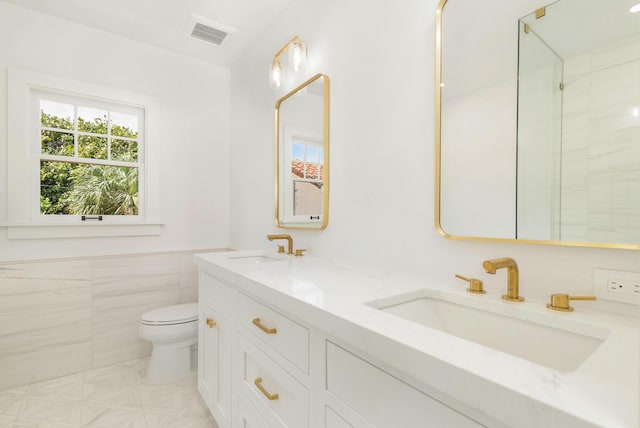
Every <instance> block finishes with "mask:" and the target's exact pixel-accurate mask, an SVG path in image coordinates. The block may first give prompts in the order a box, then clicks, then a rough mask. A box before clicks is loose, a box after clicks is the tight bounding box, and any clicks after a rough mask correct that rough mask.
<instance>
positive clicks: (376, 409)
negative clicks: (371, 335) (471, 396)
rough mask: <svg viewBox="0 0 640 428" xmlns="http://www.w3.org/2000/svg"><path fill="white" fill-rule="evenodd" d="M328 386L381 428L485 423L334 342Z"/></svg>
mask: <svg viewBox="0 0 640 428" xmlns="http://www.w3.org/2000/svg"><path fill="white" fill-rule="evenodd" d="M326 389H327V391H329V392H330V393H331V394H333V395H334V396H335V397H337V398H338V399H340V400H341V401H342V402H343V403H344V404H345V405H347V406H348V407H350V408H351V409H353V410H354V411H355V412H356V413H358V414H359V415H361V416H362V417H363V418H364V419H366V420H367V421H369V422H370V423H371V424H372V425H373V426H376V427H380V428H386V427H403V428H413V427H415V428H423V427H456V428H466V427H481V426H482V425H480V424H478V423H477V422H475V421H473V420H472V419H469V418H467V417H466V416H464V415H462V414H461V413H458V412H457V411H455V410H453V409H452V408H450V407H448V406H446V405H444V404H442V403H440V402H439V401H436V400H435V399H433V398H431V397H430V396H428V395H426V394H424V393H423V392H421V391H418V390H417V389H415V388H413V387H412V386H410V385H407V384H406V383H404V382H402V381H400V380H399V379H397V378H395V377H393V376H391V375H390V374H388V373H386V372H384V371H382V370H380V369H379V368H377V367H376V366H374V365H372V364H370V363H369V362H367V361H365V360H362V359H361V358H359V357H357V356H355V355H353V354H352V353H350V352H348V351H346V350H344V349H342V348H340V347H338V346H337V345H335V344H333V343H331V342H327V384H326Z"/></svg>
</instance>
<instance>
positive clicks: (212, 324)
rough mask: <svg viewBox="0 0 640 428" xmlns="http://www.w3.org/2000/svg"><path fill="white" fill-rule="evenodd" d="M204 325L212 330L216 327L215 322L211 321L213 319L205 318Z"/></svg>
mask: <svg viewBox="0 0 640 428" xmlns="http://www.w3.org/2000/svg"><path fill="white" fill-rule="evenodd" d="M205 323H206V324H207V325H208V326H209V328H213V327H215V326H216V322H215V321H214V320H213V318H207V319H206V321H205Z"/></svg>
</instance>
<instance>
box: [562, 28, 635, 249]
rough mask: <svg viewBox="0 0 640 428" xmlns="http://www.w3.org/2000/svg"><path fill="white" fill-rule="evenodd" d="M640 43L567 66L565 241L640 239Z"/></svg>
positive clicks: (622, 45)
mask: <svg viewBox="0 0 640 428" xmlns="http://www.w3.org/2000/svg"><path fill="white" fill-rule="evenodd" d="M639 42H640V38H638V37H634V38H630V39H629V40H625V41H623V42H620V43H618V44H617V45H615V46H610V47H607V48H606V49H601V50H598V51H594V52H590V53H588V54H583V55H579V56H576V57H574V58H570V59H568V60H566V61H565V64H564V68H565V77H564V81H565V90H564V94H563V103H564V105H563V117H564V119H563V146H562V151H563V153H562V159H563V160H562V171H563V178H562V180H563V187H562V219H561V222H562V239H563V240H569V241H587V240H589V241H601V242H637V241H638V239H640V233H639V232H638V230H640V228H639V227H640V214H638V213H639V212H640V174H638V173H637V171H636V170H637V168H636V166H637V165H638V163H639V162H640V43H639Z"/></svg>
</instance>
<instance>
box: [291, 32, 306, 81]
mask: <svg viewBox="0 0 640 428" xmlns="http://www.w3.org/2000/svg"><path fill="white" fill-rule="evenodd" d="M288 51H289V65H290V67H291V69H292V70H293V71H294V72H296V73H297V72H301V71H304V70H305V68H306V66H307V46H306V45H305V44H304V43H303V42H302V41H300V40H293V41H292V42H291V43H290V44H289V49H288Z"/></svg>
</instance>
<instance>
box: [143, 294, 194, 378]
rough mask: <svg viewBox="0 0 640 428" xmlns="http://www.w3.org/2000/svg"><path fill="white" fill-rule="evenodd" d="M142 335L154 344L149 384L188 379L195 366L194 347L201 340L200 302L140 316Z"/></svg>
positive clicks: (149, 370) (170, 307)
mask: <svg viewBox="0 0 640 428" xmlns="http://www.w3.org/2000/svg"><path fill="white" fill-rule="evenodd" d="M139 332H140V337H141V338H143V339H144V340H148V341H149V342H151V343H152V344H153V351H152V353H151V359H150V360H149V367H148V368H147V376H146V379H145V381H146V383H148V384H153V385H158V384H163V383H171V382H177V381H179V380H182V379H186V378H187V377H188V376H189V375H190V374H191V373H192V371H193V370H194V369H195V367H192V363H191V360H192V359H191V348H192V347H193V346H194V345H195V344H196V343H197V341H198V304H197V303H187V304H182V305H174V306H167V307H164V308H159V309H154V310H152V311H149V312H146V313H145V314H143V315H142V316H141V317H140V327H139Z"/></svg>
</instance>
